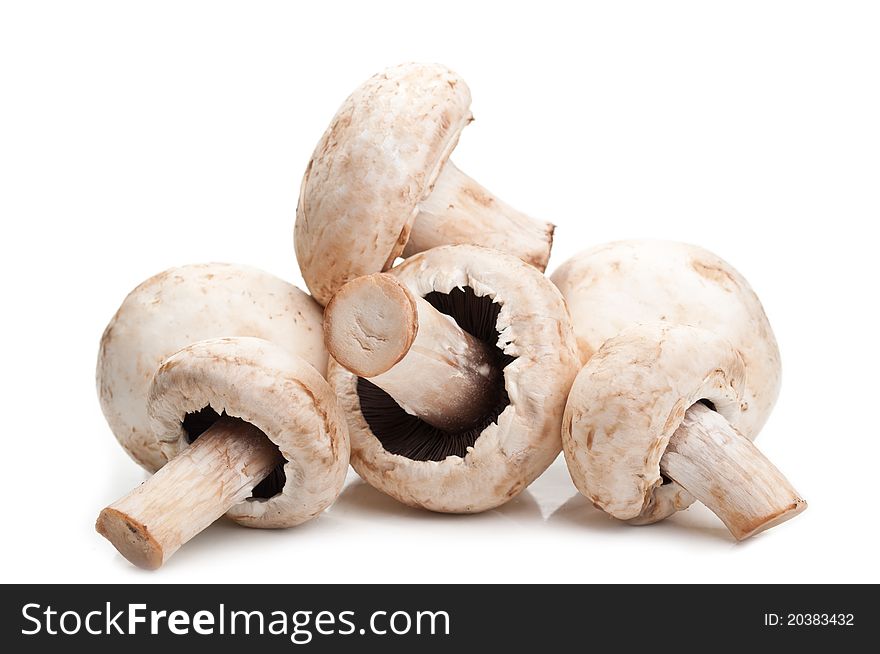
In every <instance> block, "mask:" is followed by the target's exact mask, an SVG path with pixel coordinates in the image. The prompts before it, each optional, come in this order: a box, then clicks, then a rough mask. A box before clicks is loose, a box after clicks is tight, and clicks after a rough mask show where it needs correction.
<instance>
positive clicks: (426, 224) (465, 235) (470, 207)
mask: <svg viewBox="0 0 880 654" xmlns="http://www.w3.org/2000/svg"><path fill="white" fill-rule="evenodd" d="M553 230H554V226H553V225H552V224H550V223H545V222H543V221H540V220H536V219H534V218H531V217H529V216H527V215H525V214H524V213H521V212H519V211H517V210H516V209H514V208H513V207H511V206H510V205H508V204H506V203H504V202H502V201H501V200H499V199H498V198H496V197H495V196H493V195H492V194H491V193H490V192H489V191H487V190H486V189H485V188H483V187H482V186H480V185H479V184H478V183H477V182H475V181H474V180H472V179H471V178H470V177H468V176H467V175H465V174H464V173H463V172H461V171H460V170H459V169H458V168H456V167H455V165H453V163H452V162H451V161H447V162H446V165H445V166H444V167H443V169H442V170H441V171H440V175H439V176H438V177H437V181H436V182H435V184H434V188H433V190H432V191H431V193H430V195H428V197H426V198H425V199H424V200H423V201H422V203H421V204H420V205H419V214H418V216H416V219H415V221H414V222H413V226H412V232H411V233H410V235H409V241H408V242H407V244H406V247H405V248H404V250H403V256H404V257H409V256H412V255H413V254H416V253H418V252H423V251H424V250H429V249H431V248H434V247H437V246H440V245H458V244H464V243H467V244H471V245H482V246H484V247H488V248H493V249H495V250H501V251H502V252H507V253H509V254H512V255H514V256H516V257H518V258H520V259H522V260H523V261H525V262H526V263H529V264H531V265H533V266H535V267H536V268H538V269H539V270H541V271H543V270H544V269H545V268H546V267H547V261H548V259H549V258H550V247H551V246H552V244H553Z"/></svg>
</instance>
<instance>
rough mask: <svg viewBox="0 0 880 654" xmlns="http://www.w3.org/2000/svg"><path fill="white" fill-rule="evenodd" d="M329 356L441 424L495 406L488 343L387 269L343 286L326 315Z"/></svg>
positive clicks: (462, 424) (459, 423)
mask: <svg viewBox="0 0 880 654" xmlns="http://www.w3.org/2000/svg"><path fill="white" fill-rule="evenodd" d="M324 340H325V343H326V345H327V350H328V351H329V352H330V355H331V356H332V357H333V358H334V359H336V361H338V362H339V364H340V365H342V366H343V367H345V368H347V369H348V370H350V371H351V372H352V373H354V374H356V375H358V376H360V377H364V378H366V379H369V380H370V381H371V382H372V383H374V384H375V385H376V386H378V387H379V388H381V389H382V390H384V391H385V392H386V393H388V394H389V395H390V396H391V397H393V398H394V400H395V401H396V402H397V403H398V404H399V405H400V406H401V407H402V408H403V409H404V410H405V411H407V413H410V414H411V415H415V416H418V417H419V418H421V419H422V420H424V421H425V422H427V423H428V424H430V425H433V426H434V427H437V428H438V429H443V430H446V431H460V430H465V429H471V428H473V427H474V426H475V425H476V424H478V423H479V421H480V420H481V419H482V418H483V417H484V416H485V415H486V413H488V412H489V411H491V409H492V408H493V407H494V406H496V404H497V403H498V401H499V399H500V395H501V392H502V384H501V370H500V369H499V368H498V366H497V363H496V357H495V356H494V353H493V351H492V349H491V347H490V346H489V345H488V344H486V343H484V342H482V341H480V340H479V339H477V338H475V337H473V336H472V335H470V334H468V333H467V332H465V331H464V330H462V329H461V327H459V326H458V324H456V322H455V321H454V320H453V319H452V318H451V317H449V316H447V315H445V314H442V313H440V312H439V311H437V310H436V309H435V308H434V307H432V306H431V305H430V304H429V303H428V302H426V301H425V300H423V299H422V298H420V297H416V296H415V295H413V294H412V293H410V291H409V290H408V289H407V288H406V287H405V286H404V285H403V284H401V283H400V282H399V281H397V280H396V279H395V278H394V277H392V276H391V275H388V274H386V273H376V274H374V275H367V276H364V277H359V278H357V279H355V280H353V281H351V282H349V283H348V284H346V285H345V286H343V287H342V288H341V289H340V290H339V291H338V292H337V293H336V295H335V296H334V297H333V299H332V300H331V302H330V304H328V305H327V309H326V310H325V312H324Z"/></svg>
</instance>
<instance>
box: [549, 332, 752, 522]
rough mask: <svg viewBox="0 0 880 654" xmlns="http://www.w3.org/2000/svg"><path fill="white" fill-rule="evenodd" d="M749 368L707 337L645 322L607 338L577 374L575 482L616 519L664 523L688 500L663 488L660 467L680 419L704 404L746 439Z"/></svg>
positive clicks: (566, 426)
mask: <svg viewBox="0 0 880 654" xmlns="http://www.w3.org/2000/svg"><path fill="white" fill-rule="evenodd" d="M745 387H746V369H745V365H744V362H743V359H742V357H741V356H740V354H739V352H737V350H736V349H735V348H734V347H733V346H732V345H731V344H730V343H729V342H728V341H727V340H725V339H724V338H722V337H721V336H719V335H718V334H715V333H713V332H710V331H707V330H704V329H700V328H697V327H690V326H686V325H672V324H669V323H660V322H655V323H646V324H643V325H637V326H635V327H630V328H629V329H626V330H624V331H622V332H621V333H620V334H619V335H617V336H615V337H614V338H611V339H609V340H608V341H606V342H605V343H604V345H602V347H601V348H600V349H599V351H598V352H597V353H596V354H594V355H593V356H592V358H590V360H589V362H587V365H585V366H584V368H583V369H582V370H581V371H580V373H578V376H577V379H575V382H574V385H573V386H572V389H571V394H570V395H569V398H568V403H567V404H566V407H565V417H564V418H563V421H562V445H563V451H564V452H565V460H566V462H567V463H568V470H569V472H570V474H571V478H572V481H574V484H575V486H577V488H578V490H579V491H580V492H581V493H582V494H583V495H585V496H586V497H587V498H588V499H590V500H591V501H592V502H593V504H594V505H596V506H597V507H599V508H600V509H603V510H604V511H606V512H608V513H610V514H611V515H612V516H614V517H615V518H618V519H620V520H632V521H633V522H636V523H639V524H643V523H649V522H656V521H658V520H662V519H664V518H666V517H668V516H670V515H672V514H673V513H675V512H676V511H679V510H681V509H685V508H687V507H688V506H690V504H691V503H692V502H693V501H694V498H693V496H691V495H690V493H688V492H687V491H686V490H685V489H684V488H682V487H681V486H679V485H678V484H677V483H675V482H671V481H670V482H667V483H666V484H664V483H663V480H662V478H661V476H660V458H661V457H662V456H663V453H664V452H665V451H666V446H667V445H668V444H669V439H670V438H671V437H672V434H673V433H674V432H675V430H676V429H678V427H679V425H681V422H682V419H683V418H684V414H685V412H686V411H687V410H688V409H689V408H690V407H691V406H692V405H693V404H695V403H696V402H699V401H700V400H708V401H710V402H711V403H712V405H713V407H714V408H715V410H716V411H718V413H720V414H721V415H722V416H724V417H725V418H726V419H727V420H728V421H729V422H730V424H731V425H732V426H733V427H734V429H736V430H737V431H740V433H743V428H744V426H745V425H746V424H747V422H748V419H749V418H750V414H749V413H748V411H747V410H746V409H745V399H744V394H745Z"/></svg>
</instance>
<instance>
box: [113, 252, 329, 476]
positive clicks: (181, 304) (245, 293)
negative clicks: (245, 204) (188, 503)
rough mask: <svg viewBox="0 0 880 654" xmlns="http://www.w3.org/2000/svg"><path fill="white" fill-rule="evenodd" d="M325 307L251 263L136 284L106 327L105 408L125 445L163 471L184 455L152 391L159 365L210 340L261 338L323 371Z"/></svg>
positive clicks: (200, 268) (189, 270)
mask: <svg viewBox="0 0 880 654" xmlns="http://www.w3.org/2000/svg"><path fill="white" fill-rule="evenodd" d="M322 321H323V311H322V310H321V307H320V306H319V305H318V304H317V303H316V302H315V301H314V300H313V299H312V298H310V297H309V296H308V295H307V294H306V293H303V292H302V291H301V290H299V289H298V288H296V287H295V286H293V285H291V284H288V283H287V282H285V281H282V280H280V279H278V278H277V277H275V276H273V275H270V274H269V273H266V272H263V271H262V270H258V269H256V268H251V267H248V266H239V265H233V264H225V263H209V264H193V265H189V266H182V267H179V268H171V269H170V270H166V271H164V272H162V273H159V274H158V275H155V276H153V277H151V278H150V279H148V280H147V281H145V282H144V283H142V284H141V285H140V286H138V287H137V288H136V289H134V290H133V291H132V292H131V293H130V294H129V295H128V297H126V298H125V301H124V302H123V303H122V305H121V306H120V307H119V310H118V311H117V312H116V315H115V316H113V319H112V320H111V321H110V323H109V324H108V325H107V328H106V329H105V330H104V335H103V336H102V338H101V347H100V351H99V353H98V369H97V382H98V396H99V399H100V401H101V409H102V410H103V411H104V416H105V417H106V418H107V422H108V423H109V424H110V428H111V429H112V430H113V433H114V435H115V436H116V438H117V439H118V440H119V443H120V444H121V445H122V447H123V448H125V451H126V452H128V454H129V456H131V457H132V458H133V459H134V460H135V461H137V462H138V463H139V464H141V465H142V466H143V467H144V468H146V469H147V470H149V471H150V472H155V471H156V470H158V469H159V468H161V467H162V466H163V465H165V464H166V463H167V462H168V460H169V459H170V458H171V457H172V456H174V454H176V451H172V452H167V451H163V449H162V442H161V441H159V440H157V439H156V438H155V436H154V434H153V432H152V429H151V427H150V420H149V416H148V415H147V392H148V390H149V388H150V382H151V381H152V379H153V375H154V374H155V372H156V370H157V369H158V368H159V364H161V363H162V361H163V360H164V359H166V358H167V357H168V356H170V355H172V354H174V353H175V352H176V351H177V350H179V349H181V348H183V347H185V346H187V345H189V344H191V343H194V342H196V341H201V340H204V339H208V338H219V337H223V336H255V337H257V338H264V339H266V340H267V341H271V342H273V343H276V344H278V345H280V346H281V347H284V348H286V349H287V350H289V351H290V353H291V354H295V355H297V356H301V357H303V358H304V359H305V360H306V361H308V362H309V363H310V364H312V365H313V366H314V367H315V368H316V369H317V370H318V372H320V373H321V374H322V375H324V374H326V371H327V350H326V348H325V347H324V340H323V335H322V332H321V324H322Z"/></svg>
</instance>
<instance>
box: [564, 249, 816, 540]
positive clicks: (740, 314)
mask: <svg viewBox="0 0 880 654" xmlns="http://www.w3.org/2000/svg"><path fill="white" fill-rule="evenodd" d="M552 279H553V281H554V283H556V285H557V286H558V287H559V289H560V290H561V291H562V294H563V296H564V297H565V298H566V301H567V303H568V307H569V310H570V312H571V315H572V320H573V323H574V328H575V332H576V333H577V338H578V345H579V349H580V352H581V357H582V360H583V361H584V362H585V363H586V365H585V366H584V368H583V370H582V371H581V372H580V373H579V375H578V378H577V380H576V381H575V384H574V386H573V387H572V391H571V395H570V397H569V399H568V403H567V406H566V414H565V420H564V421H563V430H562V439H563V449H564V451H565V456H566V461H567V463H568V466H569V471H570V473H571V476H572V479H573V481H574V483H575V485H576V486H577V487H578V489H579V490H580V491H581V492H582V493H583V494H584V495H585V496H586V497H587V498H589V499H590V500H591V501H592V502H593V503H594V504H595V505H597V506H599V507H600V508H602V509H604V510H605V511H607V512H608V513H610V514H611V515H613V516H614V517H616V518H619V519H621V520H628V521H631V522H633V523H635V524H644V523H651V522H656V521H658V520H662V519H664V518H666V517H668V516H670V515H672V514H673V513H675V512H676V511H679V510H682V509H685V508H687V507H688V506H690V504H691V503H693V501H694V500H695V499H699V500H700V501H701V502H702V503H703V504H705V505H706V506H708V507H709V508H710V509H711V510H712V511H713V512H715V513H716V514H717V515H718V516H719V517H720V518H721V519H722V521H723V522H724V523H725V525H726V526H727V527H728V529H729V530H730V532H731V533H732V534H733V535H734V536H735V537H736V538H737V539H740V540H741V539H744V538H747V537H749V536H751V535H753V534H755V533H758V532H759V531H762V530H764V529H767V528H768V527H771V526H774V525H776V524H779V523H780V522H783V521H784V520H786V519H788V518H791V517H793V516H795V515H797V514H798V513H800V512H801V511H802V510H803V509H804V508H806V503H805V502H804V500H803V499H802V498H801V496H800V495H799V494H798V493H797V492H796V491H795V490H794V488H793V487H792V486H791V484H790V483H789V482H788V481H787V480H786V479H785V477H783V476H782V474H781V473H779V471H778V470H777V469H776V467H775V466H773V464H772V463H770V461H768V460H767V459H766V457H764V456H763V454H761V453H760V451H759V450H758V449H757V448H756V447H755V446H754V445H752V443H751V440H753V439H754V438H755V436H756V435H757V433H758V431H759V430H760V428H761V426H762V425H763V424H764V422H765V421H766V419H767V416H768V415H769V413H770V411H771V409H772V407H773V404H774V402H775V400H776V396H777V394H778V392H779V381H780V361H779V350H778V348H777V345H776V340H775V338H774V336H773V331H772V329H771V328H770V324H769V322H768V320H767V316H766V315H765V313H764V309H763V307H762V306H761V303H760V302H759V301H758V298H757V296H756V295H755V293H754V291H752V289H751V287H750V286H749V285H748V283H747V282H746V280H745V279H744V278H743V277H742V275H740V274H739V273H738V272H737V271H736V270H735V269H733V268H732V267H731V266H730V265H729V264H728V263H726V262H725V261H723V260H722V259H720V258H719V257H717V256H716V255H714V254H712V253H710V252H707V251H706V250H703V249H702V248H698V247H695V246H692V245H687V244H683V243H673V242H664V241H621V242H617V243H610V244H607V245H603V246H599V247H596V248H593V249H592V250H588V251H586V252H583V253H581V254H579V255H576V256H575V257H573V258H572V259H570V260H569V261H567V262H566V263H564V264H563V265H562V266H560V267H559V268H558V269H557V270H556V272H555V273H554V274H553V276H552Z"/></svg>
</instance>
